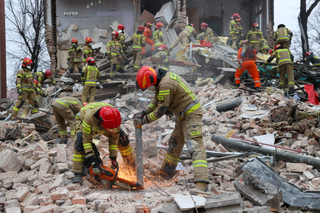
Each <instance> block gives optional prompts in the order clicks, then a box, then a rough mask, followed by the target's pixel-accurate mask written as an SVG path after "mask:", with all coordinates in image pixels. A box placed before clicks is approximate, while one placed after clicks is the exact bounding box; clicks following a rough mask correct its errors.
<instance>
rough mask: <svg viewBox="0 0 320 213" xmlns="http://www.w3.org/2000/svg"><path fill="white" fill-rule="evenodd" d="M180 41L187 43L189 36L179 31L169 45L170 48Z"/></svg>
mask: <svg viewBox="0 0 320 213" xmlns="http://www.w3.org/2000/svg"><path fill="white" fill-rule="evenodd" d="M180 42H181V43H182V45H184V44H189V37H188V36H187V34H185V33H183V32H181V33H180V34H179V36H178V38H177V39H176V41H175V42H174V43H173V44H172V45H171V48H175V47H176V46H177V45H178V44H179V43H180Z"/></svg>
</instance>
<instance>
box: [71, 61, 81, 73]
mask: <svg viewBox="0 0 320 213" xmlns="http://www.w3.org/2000/svg"><path fill="white" fill-rule="evenodd" d="M74 65H76V67H77V68H78V71H79V73H80V72H81V71H82V68H83V62H77V63H74V62H70V63H69V71H70V73H73V68H74Z"/></svg>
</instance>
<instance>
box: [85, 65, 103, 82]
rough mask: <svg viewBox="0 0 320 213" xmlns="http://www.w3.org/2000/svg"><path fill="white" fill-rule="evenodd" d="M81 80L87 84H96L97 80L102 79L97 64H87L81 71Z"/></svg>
mask: <svg viewBox="0 0 320 213" xmlns="http://www.w3.org/2000/svg"><path fill="white" fill-rule="evenodd" d="M81 80H82V81H83V82H84V84H85V85H87V84H88V85H96V82H97V81H100V71H99V70H98V68H97V67H95V66H91V65H88V66H85V67H84V68H83V70H82V73H81Z"/></svg>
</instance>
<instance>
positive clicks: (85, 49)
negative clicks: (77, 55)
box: [83, 37, 94, 66]
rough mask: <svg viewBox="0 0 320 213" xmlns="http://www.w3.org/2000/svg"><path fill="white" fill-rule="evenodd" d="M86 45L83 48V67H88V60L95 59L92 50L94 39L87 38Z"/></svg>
mask: <svg viewBox="0 0 320 213" xmlns="http://www.w3.org/2000/svg"><path fill="white" fill-rule="evenodd" d="M84 42H85V45H84V47H83V66H86V65H87V58H89V57H92V58H93V57H94V56H93V50H92V38H90V37H87V38H86V39H85V40H84Z"/></svg>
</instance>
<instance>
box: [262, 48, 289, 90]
mask: <svg viewBox="0 0 320 213" xmlns="http://www.w3.org/2000/svg"><path fill="white" fill-rule="evenodd" d="M274 58H276V60H277V63H278V71H279V74H280V78H279V85H280V88H281V89H284V87H285V82H286V73H287V76H288V84H289V89H294V74H293V63H292V62H293V59H294V57H293V55H292V54H291V52H290V50H289V49H287V48H284V47H283V46H282V45H281V44H277V45H276V46H275V48H274V52H273V53H272V55H271V56H270V57H269V59H268V60H267V61H266V62H265V64H264V65H263V67H265V66H266V65H267V64H269V63H270V62H271V61H272V60H273V59H274Z"/></svg>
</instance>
